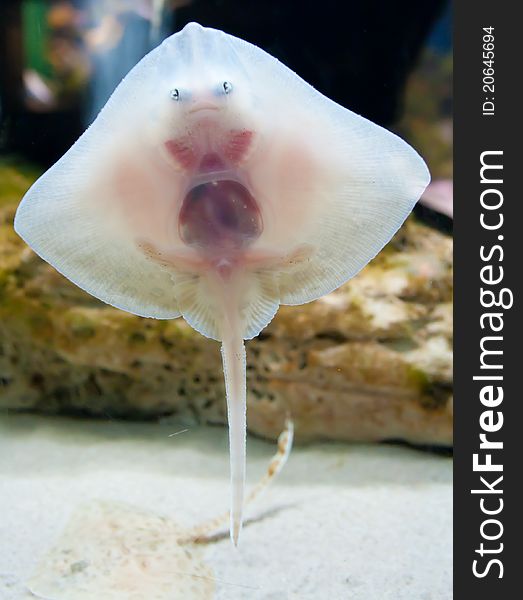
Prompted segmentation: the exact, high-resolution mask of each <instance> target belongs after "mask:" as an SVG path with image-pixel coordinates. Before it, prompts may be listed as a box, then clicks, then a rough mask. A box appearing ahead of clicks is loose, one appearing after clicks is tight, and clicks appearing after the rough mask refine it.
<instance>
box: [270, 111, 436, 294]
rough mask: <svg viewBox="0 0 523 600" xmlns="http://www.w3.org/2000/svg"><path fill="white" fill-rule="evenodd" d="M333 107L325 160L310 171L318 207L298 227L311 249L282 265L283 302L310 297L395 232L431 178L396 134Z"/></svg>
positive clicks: (347, 274) (340, 279)
mask: <svg viewBox="0 0 523 600" xmlns="http://www.w3.org/2000/svg"><path fill="white" fill-rule="evenodd" d="M333 112H334V117H335V123H336V122H339V123H338V125H335V124H334V125H333V126H332V129H329V127H327V126H325V127H324V130H323V134H324V138H323V139H324V142H323V144H324V146H323V150H322V152H323V155H324V158H327V161H326V162H324V163H323V166H321V167H318V169H317V170H316V172H315V176H316V183H315V190H316V191H315V194H316V197H315V198H314V199H311V200H310V201H311V202H316V206H318V207H321V208H320V210H318V211H316V212H314V215H315V217H314V224H313V226H311V227H304V228H303V232H302V234H303V235H304V236H305V237H304V239H303V241H304V242H306V243H307V244H310V246H312V247H313V248H314V249H315V250H314V251H313V252H312V253H311V256H310V257H309V259H308V260H307V261H304V262H303V264H302V266H301V268H297V269H294V270H292V271H289V272H287V273H282V276H281V278H280V292H281V301H282V303H283V304H302V303H304V302H309V301H311V300H315V299H316V298H319V297H321V296H323V295H324V294H327V293H329V292H331V291H332V290H334V289H336V288H337V287H339V286H340V285H342V284H343V283H345V281H347V280H348V279H350V278H351V277H353V276H354V275H356V273H358V271H360V270H361V269H362V268H363V267H364V266H365V265H366V264H367V263H368V262H369V261H370V260H371V259H372V258H374V256H376V254H378V252H379V251H380V250H381V249H382V248H383V246H384V245H385V244H386V243H387V242H388V241H389V240H390V239H391V238H392V236H393V235H394V233H396V231H397V230H398V228H399V227H400V226H401V224H402V223H403V222H404V220H405V219H406V218H407V216H408V215H409V213H410V212H411V210H412V208H413V207H414V205H415V203H416V202H417V201H418V199H419V198H420V196H421V194H422V193H423V190H424V189H425V187H426V186H427V185H428V183H429V181H430V175H429V172H428V169H427V167H426V165H425V163H424V162H423V160H422V159H421V157H420V156H419V155H418V154H417V153H416V152H415V150H413V149H412V148H411V147H410V146H409V145H408V144H406V143H405V142H404V141H403V140H401V139H400V138H399V137H397V136H396V135H394V134H392V133H390V132H389V131H387V130H385V129H383V128H381V127H378V126H377V125H374V124H373V123H371V122H369V121H366V120H365V119H363V118H362V117H359V116H357V115H354V114H353V113H351V112H350V111H347V110H345V109H343V108H341V107H337V106H336V109H335V110H334V109H333ZM327 134H329V135H327ZM319 139H321V137H320V138H319ZM322 162H323V161H322Z"/></svg>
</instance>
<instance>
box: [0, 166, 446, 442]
mask: <svg viewBox="0 0 523 600" xmlns="http://www.w3.org/2000/svg"><path fill="white" fill-rule="evenodd" d="M34 176H35V174H33V173H31V172H27V171H26V172H23V171H21V170H20V168H19V166H18V165H16V164H14V163H5V162H4V164H0V181H1V184H0V407H1V408H2V409H4V410H5V409H10V410H18V411H36V412H44V413H67V414H83V415H94V416H102V417H107V416H110V417H113V418H132V419H149V418H158V417H166V416H172V417H175V418H177V419H178V418H179V419H182V420H185V421H187V420H189V421H198V422H201V423H215V424H224V423H225V422H226V410H225V401H224V397H225V395H224V389H223V376H222V370H221V357H220V352H219V345H218V344H217V343H216V342H213V341H211V340H208V339H206V338H204V337H202V336H201V335H199V334H198V333H196V332H195V331H193V330H192V329H191V328H190V327H189V326H188V325H186V323H185V322H184V321H183V320H182V319H176V320H173V321H156V320H152V319H144V318H140V317H136V316H134V315H131V314H128V313H124V312H121V311H118V310H116V309H114V308H112V307H109V306H107V305H104V304H102V303H101V302H99V301H97V300H95V299H94V298H92V297H91V296H88V295H87V294H85V293H84V292H82V291H81V290H80V289H79V288H77V287H76V286H74V285H73V284H71V283H70V282H69V281H68V280H66V279H65V278H64V277H62V276H61V275H59V274H58V273H57V272H56V271H55V270H54V269H53V268H52V267H50V266H49V265H47V264H46V263H44V262H43V261H42V260H40V259H39V258H38V257H37V256H36V255H35V254H34V253H33V252H32V251H31V250H30V249H29V248H27V247H26V246H25V244H24V243H23V242H22V241H21V240H20V239H19V238H18V237H17V235H16V234H15V233H14V231H13V229H12V219H13V216H14V212H15V209H16V206H17V203H18V201H19V199H20V198H21V196H22V194H23V192H24V191H25V189H27V187H28V186H29V185H30V183H31V181H32V180H33V178H34ZM451 294H452V242H451V239H450V238H449V237H447V236H445V235H443V234H441V233H439V232H437V231H434V230H432V229H429V228H427V227H425V226H423V225H420V224H419V223H417V222H415V221H414V220H412V219H411V220H409V221H408V222H407V223H406V224H405V225H404V226H403V228H402V229H401V230H400V231H399V232H398V234H397V235H396V236H395V238H394V239H393V240H392V242H391V243H390V244H389V245H388V246H387V247H386V249H385V250H384V251H383V252H382V253H381V254H379V255H378V257H376V259H374V260H373V261H372V263H371V264H370V265H369V266H368V267H367V268H365V269H364V270H363V271H362V272H361V273H360V274H359V275H358V276H357V277H355V278H354V279H353V280H352V281H351V282H349V283H348V284H346V285H344V286H343V287H342V288H340V289H339V290H337V291H336V292H333V293H332V294H330V295H328V296H326V297H325V298H323V299H321V300H318V301H316V302H313V303H310V304H307V305H303V306H301V307H286V306H283V307H281V308H280V311H279V312H278V314H277V316H276V318H275V319H274V321H273V322H272V323H271V324H270V326H269V327H268V328H267V329H266V330H264V331H263V332H262V334H261V335H260V336H259V337H258V338H257V339H255V340H252V341H250V342H248V343H247V354H248V387H249V393H248V422H249V430H250V431H251V432H252V433H254V434H257V435H260V436H263V437H268V438H276V437H277V435H278V434H279V433H280V431H281V430H282V428H283V422H284V418H285V415H286V414H287V413H288V412H289V413H290V414H291V415H292V417H293V419H294V421H295V427H296V435H297V439H298V440H302V441H308V440H316V439H331V440H366V441H374V440H376V441H377V440H385V439H395V440H405V441H408V442H411V443H416V444H436V445H444V446H448V445H451V443H452V403H451V386H452V354H451V336H452V305H451Z"/></svg>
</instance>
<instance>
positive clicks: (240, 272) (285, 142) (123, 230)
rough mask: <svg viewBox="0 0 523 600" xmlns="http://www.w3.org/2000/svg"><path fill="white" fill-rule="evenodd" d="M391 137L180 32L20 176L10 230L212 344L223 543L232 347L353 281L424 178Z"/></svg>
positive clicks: (285, 75)
mask: <svg viewBox="0 0 523 600" xmlns="http://www.w3.org/2000/svg"><path fill="white" fill-rule="evenodd" d="M429 179H430V176H429V173H428V170H427V167H426V165H425V163H424V162H423V160H422V159H421V157H420V156H419V155H418V154H417V153H416V151H415V150H413V149H412V148H411V147H410V146H409V145H408V144H407V143H406V142H404V141H403V140H402V139H400V138H399V137H398V136H396V135H394V134H393V133H391V132H389V131H387V130H385V129H383V128H381V127H379V126H377V125H375V124H373V123H372V122H370V121H368V120H367V119H365V118H363V117H361V116H358V115H356V114H355V113H353V112H351V111H350V110H347V109H346V108H344V107H342V106H340V105H339V104H337V103H335V102H333V101H332V100H330V99H328V98H327V97H325V96H324V95H322V94H321V93H320V92H318V91H317V90H315V89H314V88H313V87H311V86H310V85H309V84H307V83H306V82H305V81H304V80H302V79H301V78H300V77H299V76H298V75H297V74H295V73H294V72H293V71H291V70H290V69H289V68H287V67H286V66H285V65H283V64H282V63H281V62H279V61H278V60H277V59H275V58H273V57H272V56H270V55H269V54H267V53H266V52H264V51H263V50H261V49H260V48H258V47H256V46H254V45H252V44H250V43H248V42H245V41H243V40H241V39H238V38H235V37H233V36H231V35H228V34H226V33H223V32H221V31H218V30H214V29H208V28H204V27H201V26H200V25H198V24H195V23H190V24H188V25H187V26H186V27H184V29H183V30H182V31H180V32H178V33H176V34H174V35H173V36H171V37H169V38H168V39H166V40H165V41H164V42H163V43H162V44H161V45H160V46H158V47H157V48H155V49H154V50H153V51H152V52H150V53H149V54H148V55H147V56H145V57H144V58H143V59H142V60H141V61H140V62H139V63H138V64H137V65H136V66H135V67H134V68H133V69H132V70H131V71H130V72H129V74H128V75H127V76H126V77H125V78H124V79H123V81H122V82H121V83H120V85H119V86H118V87H117V88H116V90H115V91H114V93H113V94H112V96H111V97H110V98H109V100H108V102H107V104H106V105H105V106H104V107H103V109H102V110H101V111H100V113H99V115H98V117H97V118H96V120H95V121H94V122H93V124H92V125H91V126H90V127H89V128H88V129H87V131H86V132H85V133H84V134H83V135H82V136H81V137H80V138H79V139H78V141H77V142H76V143H75V144H74V145H73V146H72V147H71V149H70V150H69V151H68V152H67V153H66V154H65V155H64V156H63V157H62V158H61V159H60V160H59V161H58V162H57V163H56V164H55V165H54V166H53V167H52V168H51V169H49V170H48V171H47V172H46V173H44V175H43V176H42V177H41V178H40V179H39V180H38V181H36V183H35V184H34V185H33V187H32V188H31V189H30V190H29V191H28V193H27V194H26V196H25V197H24V198H23V200H22V202H21V204H20V207H19V208H18V212H17V214H16V219H15V229H16V231H17V232H18V234H19V235H20V236H21V237H22V238H23V239H24V240H25V241H26V242H27V243H28V244H29V245H30V246H31V247H32V248H33V249H34V250H35V252H36V253H37V254H39V255H40V256H41V257H42V258H43V259H44V260H46V261H48V262H49V263H51V264H52V265H53V266H54V267H55V268H56V269H57V270H58V271H59V272H60V273H62V274H63V275H65V276H66V277H67V278H69V279H70V280H71V281H72V282H74V283H75V284H76V285H78V286H79V287H81V288H83V289H84V290H85V291H87V292H89V293H90V294H92V295H93V296H95V297H97V298H99V299H100V300H102V301H104V302H106V303H108V304H111V305H113V306H115V307H117V308H120V309H122V310H126V311H129V312H131V313H134V314H137V315H140V316H143V317H153V318H156V319H174V318H176V317H179V316H183V318H184V319H185V320H186V321H187V323H189V325H191V326H192V327H193V328H194V329H195V330H196V331H198V332H200V333H201V334H203V335H204V336H207V337H209V338H212V339H214V340H218V341H220V342H221V343H222V358H223V370H224V377H225V384H226V385H225V387H226V396H227V413H228V423H229V442H230V470H231V496H232V497H231V511H230V516H231V523H230V531H231V537H232V540H233V542H234V543H235V544H237V543H238V536H239V533H240V529H241V523H242V507H243V488H244V481H245V452H246V357H245V347H244V340H248V339H251V338H253V337H255V336H257V335H258V334H259V333H260V331H261V330H262V329H264V328H265V327H266V326H267V325H268V323H269V322H270V321H271V319H272V318H273V317H274V315H275V314H276V312H277V310H278V307H279V305H280V304H287V305H298V304H303V303H306V302H311V301H312V300H315V299H317V298H320V297H321V296H323V295H324V294H327V293H329V292H331V291H333V290H335V289H336V288H338V287H339V286H340V285H341V284H343V283H345V282H346V281H347V280H348V279H350V278H351V277H353V276H354V275H355V274H356V273H358V271H360V269H361V268H362V267H364V266H365V265H366V264H367V262H368V261H369V260H370V259H372V258H373V257H374V256H375V255H376V254H377V253H378V252H379V251H380V250H381V248H382V247H383V246H384V245H385V244H386V243H387V242H388V241H389V240H390V238H391V237H392V235H393V234H394V233H395V232H396V231H397V229H398V228H399V227H400V225H401V224H402V223H403V221H404V220H405V218H406V217H407V215H408V214H409V212H410V211H411V210H412V208H413V206H414V204H415V203H416V201H417V200H418V199H419V197H420V196H421V194H422V192H423V190H424V189H425V187H426V186H427V184H428V182H429Z"/></svg>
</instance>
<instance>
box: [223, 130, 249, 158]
mask: <svg viewBox="0 0 523 600" xmlns="http://www.w3.org/2000/svg"><path fill="white" fill-rule="evenodd" d="M253 137H254V133H253V132H252V131H249V130H248V129H244V130H243V131H234V132H233V133H232V135H231V137H230V139H229V140H228V142H227V144H226V146H225V148H224V153H225V156H226V157H227V158H228V159H229V160H230V161H231V162H232V163H233V164H238V163H239V162H240V160H241V159H242V158H243V157H244V156H245V154H246V153H247V150H248V149H249V146H250V145H251V142H252V138H253Z"/></svg>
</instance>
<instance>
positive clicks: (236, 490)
mask: <svg viewBox="0 0 523 600" xmlns="http://www.w3.org/2000/svg"><path fill="white" fill-rule="evenodd" d="M230 325H231V329H230V330H229V331H228V332H227V334H226V335H225V336H224V337H223V340H222V360H223V372H224V376H225V391H226V394H227V414H228V420H229V452H230V461H231V525H230V532H231V539H232V541H233V544H234V545H235V546H237V545H238V538H239V536H240V530H241V527H242V515H243V494H244V487H245V445H246V439H245V438H246V427H247V419H246V410H247V404H246V362H245V346H244V344H243V338H242V336H241V334H240V333H239V332H238V331H237V330H236V328H235V327H234V326H232V325H233V324H232V323H230Z"/></svg>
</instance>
